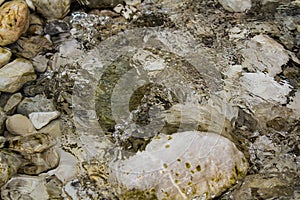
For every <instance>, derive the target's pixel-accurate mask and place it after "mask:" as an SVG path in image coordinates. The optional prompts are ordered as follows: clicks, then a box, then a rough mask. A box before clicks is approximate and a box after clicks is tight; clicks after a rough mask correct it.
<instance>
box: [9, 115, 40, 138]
mask: <svg viewBox="0 0 300 200" xmlns="http://www.w3.org/2000/svg"><path fill="white" fill-rule="evenodd" d="M6 128H7V130H8V131H9V132H10V133H11V134H14V135H21V136H23V135H28V134H31V133H34V132H36V130H35V128H34V126H33V124H32V123H31V121H30V120H29V119H28V118H27V117H26V116H24V115H20V114H16V115H13V116H11V117H8V118H7V120H6Z"/></svg>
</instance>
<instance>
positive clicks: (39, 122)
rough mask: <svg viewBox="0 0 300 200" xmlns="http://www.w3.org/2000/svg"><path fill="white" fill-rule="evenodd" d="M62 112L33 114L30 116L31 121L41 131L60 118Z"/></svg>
mask: <svg viewBox="0 0 300 200" xmlns="http://www.w3.org/2000/svg"><path fill="white" fill-rule="evenodd" d="M59 115H60V112H58V111H54V112H32V113H30V114H29V119H30V120H31V122H32V124H33V125H34V127H35V128H36V129H41V128H42V127H44V126H46V125H47V124H49V122H50V121H52V120H54V119H56V118H58V117H59Z"/></svg>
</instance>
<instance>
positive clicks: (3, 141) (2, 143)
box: [0, 136, 6, 149]
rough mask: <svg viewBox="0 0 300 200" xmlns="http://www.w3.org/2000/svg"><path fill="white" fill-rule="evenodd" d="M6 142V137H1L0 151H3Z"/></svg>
mask: <svg viewBox="0 0 300 200" xmlns="http://www.w3.org/2000/svg"><path fill="white" fill-rule="evenodd" d="M5 142H6V138H5V137H2V136H0V149H2V148H3V147H4V145H5Z"/></svg>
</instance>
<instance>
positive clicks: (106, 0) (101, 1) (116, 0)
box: [77, 0, 123, 8]
mask: <svg viewBox="0 0 300 200" xmlns="http://www.w3.org/2000/svg"><path fill="white" fill-rule="evenodd" d="M77 1H78V2H79V3H80V4H82V5H85V6H87V7H89V8H114V7H115V6H116V5H118V4H122V3H123V0H77Z"/></svg>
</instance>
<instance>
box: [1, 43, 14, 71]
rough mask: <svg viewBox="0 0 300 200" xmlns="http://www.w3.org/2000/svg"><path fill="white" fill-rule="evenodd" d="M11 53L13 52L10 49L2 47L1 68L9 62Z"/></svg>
mask: <svg viewBox="0 0 300 200" xmlns="http://www.w3.org/2000/svg"><path fill="white" fill-rule="evenodd" d="M11 55H12V53H11V51H10V50H9V49H6V48H2V47H0V68H1V67H3V66H4V65H6V64H7V63H8V62H9V60H10V58H11Z"/></svg>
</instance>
